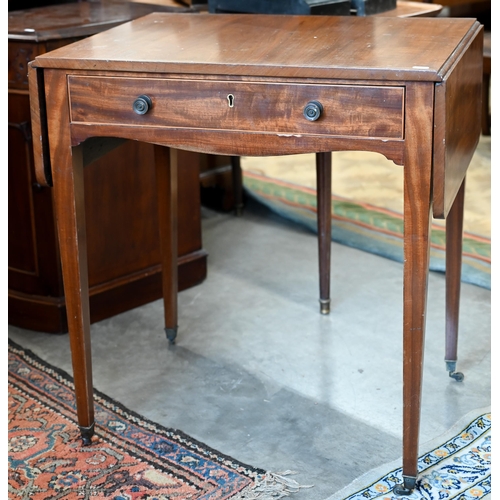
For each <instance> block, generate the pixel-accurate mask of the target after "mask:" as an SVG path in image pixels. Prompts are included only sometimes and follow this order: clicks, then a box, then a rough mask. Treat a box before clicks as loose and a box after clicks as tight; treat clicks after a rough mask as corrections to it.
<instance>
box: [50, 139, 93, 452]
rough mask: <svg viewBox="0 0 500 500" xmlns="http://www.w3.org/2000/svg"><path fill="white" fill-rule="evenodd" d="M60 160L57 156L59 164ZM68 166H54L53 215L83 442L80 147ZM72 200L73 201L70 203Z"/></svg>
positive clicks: (87, 391) (88, 361)
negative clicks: (54, 214)
mask: <svg viewBox="0 0 500 500" xmlns="http://www.w3.org/2000/svg"><path fill="white" fill-rule="evenodd" d="M63 163H65V162H64V160H63V159H62V157H60V158H59V165H60V166H62V165H63ZM67 165H68V168H57V169H55V170H56V171H55V172H54V174H53V179H54V202H55V203H54V206H55V212H56V218H57V227H58V235H59V248H60V252H61V267H62V274H63V281H64V295H65V301H66V310H67V315H68V329H69V340H70V347H71V357H72V364H73V378H74V383H75V394H76V406H77V415H78V425H79V426H80V432H81V435H82V439H83V444H85V445H87V444H90V442H91V439H92V435H93V434H94V402H93V389H92V353H91V345H90V310H89V287H88V271H87V245H86V234H85V233H86V228H85V206H84V196H83V159H82V147H81V146H78V147H76V148H73V154H72V156H71V158H70V159H69V161H68V163H67ZM72 201H73V203H72Z"/></svg>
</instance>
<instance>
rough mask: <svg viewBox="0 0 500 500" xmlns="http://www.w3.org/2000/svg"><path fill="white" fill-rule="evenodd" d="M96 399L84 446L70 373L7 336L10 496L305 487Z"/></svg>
mask: <svg viewBox="0 0 500 500" xmlns="http://www.w3.org/2000/svg"><path fill="white" fill-rule="evenodd" d="M94 398H95V405H96V407H95V411H96V420H97V421H98V422H99V426H98V427H97V429H96V434H95V436H94V438H93V442H92V444H91V445H90V446H82V445H81V439H80V432H79V430H78V426H77V421H76V410H75V402H74V393H73V382H72V379H71V377H70V376H69V375H68V374H67V373H65V372H63V371H61V370H59V369H57V368H55V367H53V366H50V365H49V364H47V363H46V362H44V361H43V360H41V359H40V358H38V357H37V356H36V355H35V354H33V353H32V352H30V351H28V350H25V349H23V348H22V347H20V346H19V345H17V344H15V343H14V342H12V341H9V445H8V446H9V473H8V490H9V497H8V498H9V499H26V500H27V499H29V500H42V499H44V500H48V499H51V500H55V499H66V500H69V499H98V498H108V499H112V500H167V499H169V500H170V499H173V498H175V499H176V500H184V499H186V500H187V499H189V500H196V499H200V500H201V499H203V500H215V499H221V500H222V499H229V498H236V497H237V498H247V497H252V498H258V497H259V492H262V491H266V495H268V494H269V493H270V494H271V496H273V498H281V497H282V496H287V495H289V494H290V493H292V492H294V491H295V490H297V489H298V488H300V486H298V484H297V483H296V482H295V481H294V480H293V479H290V478H288V477H285V475H286V474H287V473H284V475H278V474H272V473H266V471H264V470H261V469H257V468H254V467H251V466H249V465H245V464H242V463H240V462H238V461H236V460H234V459H233V458H231V457H228V456H225V455H223V454H221V453H219V452H218V451H216V450H213V449H211V448H209V447H208V446H206V445H204V444H202V443H200V442H197V441H195V440H194V439H192V438H190V437H189V436H187V435H186V434H184V433H182V432H180V431H177V430H173V429H168V428H165V427H162V426H161V425H158V424H156V423H154V422H151V421H149V420H146V419H145V418H143V417H141V416H140V415H138V414H136V413H133V412H132V411H130V410H127V409H126V408H124V407H123V406H122V405H120V404H119V403H117V402H115V401H113V400H111V399H110V398H109V397H107V396H105V395H104V394H102V393H100V392H99V391H96V390H95V391H94Z"/></svg>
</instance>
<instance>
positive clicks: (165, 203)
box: [155, 146, 178, 343]
mask: <svg viewBox="0 0 500 500" xmlns="http://www.w3.org/2000/svg"><path fill="white" fill-rule="evenodd" d="M155 165H156V187H157V193H158V221H159V226H160V250H161V263H162V286H163V305H164V314H165V334H166V336H167V339H168V340H169V341H170V342H171V343H173V342H174V341H175V338H176V336H177V291H178V290H177V289H178V277H177V222H178V221H177V150H176V149H170V148H166V147H163V146H155Z"/></svg>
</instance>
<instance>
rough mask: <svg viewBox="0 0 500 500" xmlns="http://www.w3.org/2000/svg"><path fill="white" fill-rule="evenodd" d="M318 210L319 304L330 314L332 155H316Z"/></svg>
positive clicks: (322, 312) (324, 311) (322, 309)
mask: <svg viewBox="0 0 500 500" xmlns="http://www.w3.org/2000/svg"><path fill="white" fill-rule="evenodd" d="M316 193H317V209H318V214H317V217H318V254H319V304H320V312H321V314H329V313H330V259H331V257H330V254H331V247H332V154H331V153H316Z"/></svg>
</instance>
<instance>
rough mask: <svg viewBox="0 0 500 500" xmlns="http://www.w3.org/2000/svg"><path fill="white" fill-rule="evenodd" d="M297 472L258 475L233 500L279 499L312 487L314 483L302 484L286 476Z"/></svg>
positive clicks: (287, 471) (288, 471)
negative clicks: (252, 482) (253, 481)
mask: <svg viewBox="0 0 500 500" xmlns="http://www.w3.org/2000/svg"><path fill="white" fill-rule="evenodd" d="M291 474H297V472H295V471H291V470H286V471H284V472H266V473H265V474H264V475H262V476H258V477H257V479H256V480H255V483H254V484H252V485H250V486H247V487H246V488H245V489H243V490H242V491H240V492H239V493H238V494H237V495H235V496H233V497H231V500H278V499H280V498H283V497H288V496H290V495H291V494H292V493H297V492H298V491H299V490H301V489H303V488H312V487H313V486H314V485H312V484H311V485H301V484H299V483H298V482H297V481H295V479H292V478H289V477H286V476H289V475H291Z"/></svg>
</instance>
